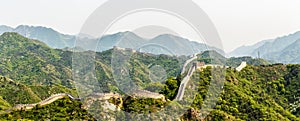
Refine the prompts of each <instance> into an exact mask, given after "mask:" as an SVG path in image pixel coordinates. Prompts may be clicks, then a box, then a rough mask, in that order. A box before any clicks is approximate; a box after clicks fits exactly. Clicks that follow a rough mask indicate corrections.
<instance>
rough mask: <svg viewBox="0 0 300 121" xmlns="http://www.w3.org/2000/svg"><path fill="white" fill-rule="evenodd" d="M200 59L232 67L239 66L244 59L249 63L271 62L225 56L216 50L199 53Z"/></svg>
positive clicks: (263, 63) (208, 62) (264, 63)
mask: <svg viewBox="0 0 300 121" xmlns="http://www.w3.org/2000/svg"><path fill="white" fill-rule="evenodd" d="M198 61H200V62H205V63H206V64H219V65H226V66H230V67H238V66H239V65H240V64H241V63H242V62H243V61H245V62H247V64H249V65H268V64H270V62H268V61H266V60H264V59H260V58H252V57H247V56H246V57H232V58H225V57H224V56H223V55H221V54H219V53H217V52H216V51H205V52H203V53H202V54H200V55H198Z"/></svg>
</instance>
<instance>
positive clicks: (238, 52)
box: [228, 39, 273, 57]
mask: <svg viewBox="0 0 300 121" xmlns="http://www.w3.org/2000/svg"><path fill="white" fill-rule="evenodd" d="M272 41H273V39H269V40H263V41H260V42H258V43H256V44H254V45H250V46H245V45H243V46H241V47H238V48H236V49H235V50H233V51H232V52H230V53H229V54H228V56H230V57H241V56H252V53H253V51H255V49H257V48H259V47H261V46H262V45H264V44H265V43H267V42H272ZM254 56H257V54H256V55H254Z"/></svg>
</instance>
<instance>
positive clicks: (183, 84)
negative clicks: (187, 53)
mask: <svg viewBox="0 0 300 121" xmlns="http://www.w3.org/2000/svg"><path fill="white" fill-rule="evenodd" d="M196 55H197V54H194V55H192V56H191V58H190V59H189V60H187V61H186V62H185V64H184V65H183V67H182V69H181V74H183V73H184V72H185V68H186V67H187V65H188V64H189V63H190V62H192V61H193V60H195V59H197V56H196ZM246 65H247V64H246V62H242V63H241V65H240V66H239V67H237V68H236V70H237V71H241V70H242V69H243V68H244V67H246ZM208 66H210V67H213V68H215V67H225V68H228V67H227V66H220V65H209V64H208V65H206V64H203V63H201V62H200V63H193V65H192V66H191V67H190V68H189V70H188V73H187V75H186V76H185V77H184V78H183V80H182V81H181V84H180V87H179V89H178V92H177V95H176V98H175V99H176V100H182V98H183V96H184V91H185V88H186V85H187V83H188V81H189V80H190V77H191V76H192V74H193V73H194V71H195V70H196V69H200V70H202V69H203V68H206V67H208ZM131 96H135V97H143V98H154V99H163V100H165V97H164V95H162V94H159V93H154V92H150V91H147V90H138V89H136V90H134V91H133V92H132V93H131ZM64 97H69V98H70V99H72V100H81V99H80V98H75V97H73V96H72V95H71V94H66V93H59V94H54V95H52V96H50V97H48V98H47V99H45V100H42V101H40V102H38V103H33V104H17V105H15V106H14V107H13V108H12V109H10V110H21V109H25V110H30V109H32V108H34V107H35V106H37V105H39V106H44V105H47V104H50V103H53V102H55V101H56V100H59V99H62V98H64ZM112 97H114V98H121V95H120V94H116V93H94V94H91V95H89V96H88V99H89V101H95V100H108V99H110V98H112ZM7 112H8V111H7Z"/></svg>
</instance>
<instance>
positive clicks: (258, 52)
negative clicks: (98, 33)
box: [0, 25, 300, 64]
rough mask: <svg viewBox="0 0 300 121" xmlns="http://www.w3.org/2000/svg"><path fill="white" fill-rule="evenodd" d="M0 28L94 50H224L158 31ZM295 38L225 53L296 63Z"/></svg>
mask: <svg viewBox="0 0 300 121" xmlns="http://www.w3.org/2000/svg"><path fill="white" fill-rule="evenodd" d="M4 32H17V33H19V34H21V35H23V36H25V37H28V38H31V39H37V40H39V41H41V42H43V43H45V44H47V45H48V46H50V47H52V48H58V49H63V48H73V47H74V46H75V41H76V40H77V44H76V46H79V47H81V48H84V49H86V50H96V51H98V52H102V51H105V50H108V49H111V48H113V47H114V46H118V47H121V48H131V49H135V50H139V51H141V52H147V53H153V54H169V55H191V54H194V53H198V52H202V51H205V50H216V51H217V52H218V53H221V54H223V55H224V51H222V50H221V49H218V48H215V47H212V46H207V45H206V44H203V43H198V42H195V41H190V40H188V39H185V38H181V37H178V36H175V35H170V34H162V35H159V36H156V37H154V38H152V39H145V38H142V37H140V36H138V35H136V34H135V33H133V32H129V31H127V32H118V33H115V34H111V35H105V36H103V37H102V38H96V39H87V38H81V37H78V38H80V39H78V38H77V37H76V36H75V35H66V34H62V33H59V32H57V31H55V30H53V29H51V28H46V27H41V26H27V25H20V26H18V27H16V28H12V27H9V26H4V25H2V26H0V34H2V33H4ZM299 41H300V32H296V33H293V34H290V35H287V36H283V37H278V38H275V39H269V40H263V41H261V42H258V43H256V44H254V45H251V46H241V47H239V48H237V49H235V50H234V51H232V52H230V53H228V54H227V55H228V56H229V57H241V56H251V57H254V58H258V57H259V58H263V59H266V60H270V61H272V62H276V63H296V64H298V63H300V55H299V52H300V42H299ZM78 42H79V43H80V44H78ZM95 43H98V44H95Z"/></svg>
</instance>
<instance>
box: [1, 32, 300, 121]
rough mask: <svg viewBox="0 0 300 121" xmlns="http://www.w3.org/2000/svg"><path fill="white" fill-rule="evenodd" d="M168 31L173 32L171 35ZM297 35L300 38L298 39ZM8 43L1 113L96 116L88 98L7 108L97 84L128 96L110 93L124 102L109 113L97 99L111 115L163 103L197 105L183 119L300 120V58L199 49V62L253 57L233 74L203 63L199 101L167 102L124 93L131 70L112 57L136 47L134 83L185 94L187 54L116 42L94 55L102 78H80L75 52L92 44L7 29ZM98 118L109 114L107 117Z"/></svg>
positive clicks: (7, 116) (197, 75) (4, 39)
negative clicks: (274, 59)
mask: <svg viewBox="0 0 300 121" xmlns="http://www.w3.org/2000/svg"><path fill="white" fill-rule="evenodd" d="M163 38H164V39H165V37H163ZM166 38H169V37H166ZM295 42H297V43H298V41H295ZM0 43H1V44H0V49H1V50H0V51H1V53H0V59H1V63H0V87H1V88H0V120H21V119H24V120H25V119H28V120H50V119H51V120H89V119H90V120H93V118H92V117H91V115H89V114H88V113H89V112H88V111H87V110H84V109H83V108H82V105H83V104H82V103H81V102H79V101H74V100H71V99H69V98H64V99H60V100H57V101H55V102H53V103H51V104H48V105H44V106H36V107H34V108H33V109H31V110H26V111H25V110H11V112H5V110H6V109H9V108H10V107H13V106H15V104H19V103H25V104H28V103H35V102H38V101H41V100H44V99H47V97H49V96H51V95H53V94H57V93H68V94H72V95H80V96H82V92H81V91H82V90H80V89H85V88H87V89H90V90H88V91H95V92H98V91H103V92H115V93H119V94H120V95H122V100H124V103H123V104H120V103H121V102H122V101H120V100H114V99H108V100H107V103H110V104H117V103H118V104H119V105H120V106H121V108H120V111H117V110H116V111H113V112H106V111H107V110H101V109H103V108H102V107H101V106H99V105H95V106H94V105H93V106H92V107H94V109H97V110H96V112H95V114H101V115H105V116H110V115H109V114H108V113H112V114H115V113H116V114H117V115H114V116H118V118H119V117H121V118H122V119H121V120H135V119H140V118H141V117H138V118H137V117H135V116H133V117H130V116H132V115H134V114H136V116H139V115H140V114H139V112H140V111H143V112H151V111H160V108H166V110H168V111H169V112H168V113H170V114H169V115H171V116H173V114H176V113H178V110H180V109H181V108H184V107H189V109H187V110H185V111H187V112H185V113H184V114H182V115H181V117H180V119H182V120H206V121H213V120H221V121H223V120H300V119H299V117H300V106H299V103H298V102H299V99H300V93H299V89H298V88H299V86H300V82H299V79H300V77H299V75H300V65H292V64H289V65H284V64H274V65H264V64H258V63H256V62H264V61H261V60H260V59H259V60H257V59H252V58H250V57H241V58H229V59H228V58H225V57H224V56H223V55H222V54H219V53H218V52H216V51H205V52H203V53H201V54H198V55H197V56H198V60H199V61H202V60H205V61H207V62H208V63H209V62H214V61H209V60H211V59H217V60H221V61H225V62H226V64H232V65H237V64H238V63H239V62H241V61H247V63H249V64H248V65H247V67H245V68H244V69H243V70H241V71H239V72H237V71H235V70H234V69H232V68H227V69H226V73H224V74H225V75H222V72H221V70H219V69H220V68H209V67H208V68H206V69H203V70H200V69H199V70H196V71H195V72H194V73H193V74H192V76H191V78H190V79H191V80H190V82H189V84H188V85H187V87H188V88H187V90H186V92H187V93H188V94H190V93H191V92H190V91H194V92H195V96H191V97H186V98H188V100H191V101H193V102H192V104H191V105H185V103H184V104H183V105H181V104H180V103H177V101H175V102H171V101H170V99H171V98H168V96H166V97H167V99H166V100H167V101H165V102H164V103H162V101H159V100H155V99H151V98H150V99H148V98H146V99H143V98H141V99H139V98H135V97H134V96H128V95H127V94H124V92H123V91H120V90H119V89H120V88H121V87H120V86H119V85H118V86H115V85H117V84H116V83H117V82H118V83H122V82H126V81H127V80H126V79H125V78H126V77H127V75H124V76H121V77H125V78H120V80H117V79H115V78H116V75H114V74H116V73H114V70H113V68H114V67H113V66H112V63H111V62H112V60H113V58H114V57H113V56H114V54H115V56H118V55H121V56H122V55H125V54H128V53H129V54H130V55H131V57H130V59H129V60H128V62H126V61H125V62H124V63H120V64H121V65H120V66H119V65H118V64H119V63H115V64H116V65H115V66H117V67H116V68H121V69H120V70H121V71H120V73H121V74H122V72H127V74H128V75H130V78H131V80H132V83H135V84H136V85H138V86H139V87H140V88H142V89H147V90H151V91H153V92H159V93H161V94H163V95H167V94H172V95H173V94H176V93H178V92H176V90H178V87H179V86H180V81H181V80H180V78H176V76H178V73H179V70H180V65H182V64H183V62H184V60H186V59H187V57H176V56H168V55H154V54H149V53H140V52H134V51H132V50H123V49H118V48H114V49H109V50H106V51H102V52H96V53H95V54H94V55H95V57H94V58H93V59H94V60H93V61H92V63H95V68H94V69H95V70H94V73H95V78H96V79H97V80H95V82H93V81H92V80H84V79H85V78H86V77H85V76H83V77H82V78H83V80H80V81H78V82H77V83H72V82H73V81H72V74H70V72H71V67H72V66H71V65H72V61H71V59H72V57H74V56H72V55H74V54H78V53H79V54H83V55H86V54H90V53H92V52H91V51H86V52H76V53H72V52H70V51H64V50H60V49H53V48H50V47H48V46H47V45H46V44H44V43H42V42H40V41H37V40H32V39H28V38H26V37H23V36H22V35H20V34H17V33H4V34H2V35H1V36H0ZM297 43H295V44H297ZM291 48H294V47H291ZM295 48H296V47H295ZM81 59H82V60H83V61H84V62H87V59H88V58H81ZM115 59H116V62H122V59H124V58H115ZM75 62H76V61H75ZM215 62H218V61H215ZM251 63H252V64H253V65H251ZM75 64H76V63H75ZM86 65H87V63H83V64H82V65H80V67H83V68H82V70H78V71H79V72H84V71H88V70H85V68H84V67H85V66H86ZM124 66H125V67H124ZM154 67H156V68H154ZM158 67H159V68H158ZM160 68H162V69H160ZM73 69H74V68H73ZM75 69H76V68H75ZM126 69H128V70H126ZM157 69H158V70H157ZM161 70H162V71H161ZM153 71H155V72H163V71H165V74H164V75H165V76H166V77H167V78H168V79H166V81H164V80H160V81H156V80H153V79H159V78H157V77H155V78H151V77H149V75H150V73H151V72H153ZM212 71H216V72H219V71H220V73H215V74H214V75H213V74H212V73H211V72H212ZM117 72H118V71H117ZM153 74H155V73H153ZM88 76H89V75H88ZM219 78H220V80H219ZM221 78H224V81H225V82H224V86H223V85H221V86H222V87H219V86H220V83H219V82H222V81H221V80H223V79H221ZM212 79H216V80H215V82H212V81H213V80H212ZM68 80H69V81H68ZM199 80H201V81H199ZM81 81H82V82H81ZM78 83H79V85H78ZM74 84H76V86H77V88H76V89H77V90H75V89H74V88H73V87H74ZM80 84H82V85H80ZM190 84H195V85H190ZM84 86H86V87H84ZM93 86H94V87H97V88H94V87H93ZM210 86H212V88H210ZM78 87H79V88H78ZM125 88H132V86H125ZM220 88H222V90H220ZM208 90H211V92H213V93H218V92H219V91H220V97H218V98H216V100H215V99H211V98H210V96H213V95H215V94H208ZM205 99H208V100H207V102H205ZM210 99H211V100H210ZM214 100H215V101H216V106H215V107H212V108H213V110H211V112H210V113H209V115H208V117H206V118H205V119H201V117H200V114H201V113H202V112H201V109H202V106H205V107H206V106H207V105H205V104H209V103H211V102H214ZM170 105H171V106H173V105H176V108H174V109H173V108H172V107H169V106H170ZM97 106H99V107H97ZM146 107H147V108H146ZM157 107H158V108H157ZM205 107H204V108H205ZM169 108H171V109H169ZM205 110H206V109H205ZM126 111H130V113H131V114H132V115H127V114H128V112H126ZM93 116H94V115H93ZM147 116H148V114H147ZM94 118H95V117H94ZM98 118H101V119H102V118H103V116H102V117H98ZM162 118H164V117H159V116H158V115H155V116H154V117H153V119H151V120H159V119H162ZM142 119H143V118H142Z"/></svg>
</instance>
